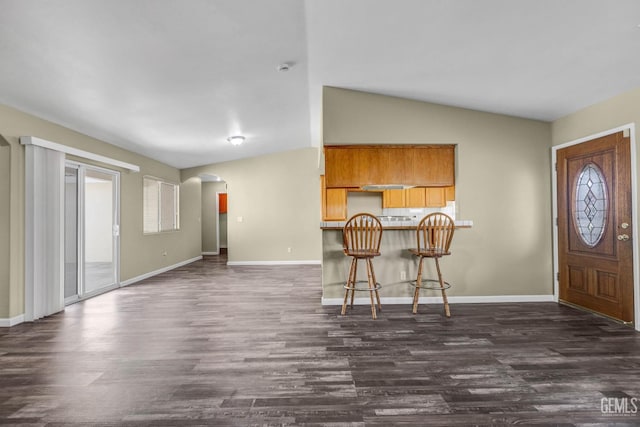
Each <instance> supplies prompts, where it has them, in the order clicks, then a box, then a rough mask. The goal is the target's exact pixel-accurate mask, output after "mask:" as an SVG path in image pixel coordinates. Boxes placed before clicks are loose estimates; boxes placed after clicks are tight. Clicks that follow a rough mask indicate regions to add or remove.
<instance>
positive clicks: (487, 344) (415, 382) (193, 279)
mask: <svg viewBox="0 0 640 427" xmlns="http://www.w3.org/2000/svg"><path fill="white" fill-rule="evenodd" d="M224 261H225V258H224V257H207V258H206V259H205V260H204V261H201V262H196V263H193V264H190V265H188V266H185V267H183V268H180V269H177V270H174V271H171V272H168V273H165V274H162V275H160V276H156V277H154V278H151V279H148V280H146V281H144V282H141V283H140V284H136V285H132V286H129V287H127V288H123V289H120V290H117V291H113V292H110V293H108V294H104V295H102V296H99V297H96V298H94V299H91V300H88V301H85V302H83V303H78V304H75V305H73V306H70V307H68V308H67V310H66V312H65V313H62V314H58V315H55V316H51V317H49V318H46V319H43V320H41V321H38V322H36V323H32V324H22V325H19V326H16V327H13V328H6V329H0V424H3V425H6V424H9V425H23V426H57V425H82V426H86V425H109V426H115V425H118V426H120V425H131V426H168V425H179V426H192V425H222V426H228V425H242V426H244V425H329V426H343V425H344V426H363V425H366V426H391V425H437V426H446V425H464V426H467V425H474V424H476V425H501V424H508V423H519V424H559V425H595V424H601V425H612V424H613V423H618V424H619V425H640V414H626V415H615V416H614V415H611V414H603V413H602V411H601V409H602V406H601V402H602V399H603V398H617V399H618V400H619V401H621V400H624V399H623V398H626V399H627V400H628V401H630V399H631V398H640V334H639V333H637V332H635V331H633V330H632V329H630V328H628V327H625V326H622V325H619V324H616V323H614V322H612V321H609V320H607V319H603V318H600V317H597V316H594V315H591V314H588V313H584V312H581V311H578V310H575V309H573V308H569V307H564V306H559V305H556V304H553V303H529V304H464V305H461V304H458V305H452V316H453V317H452V318H451V319H446V318H444V317H443V315H442V310H441V306H439V305H429V306H421V307H420V314H418V315H412V314H411V307H410V306H384V307H383V310H382V312H381V313H380V314H379V317H378V320H376V321H373V320H371V315H370V308H369V307H368V306H357V307H355V309H354V310H353V311H350V312H349V313H348V314H347V315H346V316H344V317H343V316H340V314H339V313H340V307H335V306H330V307H323V306H321V305H320V292H321V291H320V268H319V266H282V267H227V266H226V265H225V262H224ZM638 406H639V407H640V402H638ZM630 408H632V406H630Z"/></svg>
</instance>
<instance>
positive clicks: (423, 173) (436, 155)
mask: <svg viewBox="0 0 640 427" xmlns="http://www.w3.org/2000/svg"><path fill="white" fill-rule="evenodd" d="M413 153H414V154H413V168H412V170H413V182H411V184H414V185H420V186H424V187H447V186H450V185H454V184H455V183H454V168H455V159H454V157H455V152H454V147H453V146H451V145H443V146H441V147H438V146H428V147H415V148H414V150H413Z"/></svg>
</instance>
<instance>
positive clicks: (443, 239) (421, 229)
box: [409, 212, 455, 317]
mask: <svg viewBox="0 0 640 427" xmlns="http://www.w3.org/2000/svg"><path fill="white" fill-rule="evenodd" d="M454 229H455V223H454V221H453V219H452V218H451V217H450V216H448V215H446V214H443V213H439V212H438V213H432V214H429V215H427V216H425V217H424V218H422V220H421V221H420V223H419V224H418V227H417V229H416V245H417V247H416V248H414V249H409V252H411V253H412V254H413V255H414V256H416V257H418V258H419V260H418V275H417V277H416V281H415V283H411V284H412V285H413V286H415V292H414V293H413V314H416V313H417V312H418V299H419V297H420V289H432V290H439V291H441V292H442V301H443V303H444V314H445V316H446V317H451V312H450V310H449V301H448V300H447V293H446V292H445V291H446V290H447V289H449V288H450V287H451V285H450V284H449V282H445V281H444V280H443V278H442V272H441V271H440V261H439V260H440V258H442V257H443V256H447V255H451V251H450V250H449V248H450V246H451V239H452V238H453V231H454ZM425 258H432V259H433V260H435V264H436V271H437V273H438V279H437V280H436V279H422V268H423V260H424V259H425Z"/></svg>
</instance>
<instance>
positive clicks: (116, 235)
mask: <svg viewBox="0 0 640 427" xmlns="http://www.w3.org/2000/svg"><path fill="white" fill-rule="evenodd" d="M65 168H73V169H76V170H77V171H78V183H77V190H76V191H77V194H76V197H77V203H76V205H77V206H76V208H77V211H76V215H77V224H76V226H77V242H76V245H77V246H76V248H77V258H78V259H77V271H76V276H77V293H76V295H73V296H71V297H68V298H65V301H64V303H65V305H69V304H73V303H75V302H78V301H83V300H85V299H87V298H91V297H93V296H96V295H100V294H102V293H105V292H108V291H111V290H113V289H117V288H119V287H120V172H118V171H115V170H112V169H106V168H102V167H99V166H94V165H89V164H86V163H81V162H77V161H74V160H65ZM87 170H92V171H97V172H101V173H104V174H107V175H110V176H111V177H112V182H113V190H112V197H113V200H112V210H113V211H112V219H113V220H112V230H111V235H112V239H113V241H112V262H113V269H112V272H113V283H111V284H110V285H107V286H104V287H102V288H99V289H96V290H93V291H91V292H85V289H86V286H85V265H86V263H85V235H86V232H85V212H86V210H85V178H86V172H87Z"/></svg>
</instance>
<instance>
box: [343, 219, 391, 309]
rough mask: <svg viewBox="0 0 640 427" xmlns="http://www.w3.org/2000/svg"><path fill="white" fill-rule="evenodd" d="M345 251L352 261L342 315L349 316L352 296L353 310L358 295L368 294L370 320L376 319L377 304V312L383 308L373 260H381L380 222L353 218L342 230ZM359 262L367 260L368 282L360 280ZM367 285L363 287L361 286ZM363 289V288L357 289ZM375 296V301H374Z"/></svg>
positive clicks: (345, 286) (345, 287)
mask: <svg viewBox="0 0 640 427" xmlns="http://www.w3.org/2000/svg"><path fill="white" fill-rule="evenodd" d="M342 239H343V240H342V242H343V251H344V254H345V255H346V256H350V257H352V259H351V265H350V267H349V276H348V278H347V282H346V284H345V285H344V289H345V292H344V302H343V303H342V315H344V314H345V313H346V312H347V301H348V299H349V295H351V308H353V300H354V297H355V293H356V291H368V292H369V295H370V297H371V316H372V317H373V319H376V318H377V315H376V304H375V303H376V301H377V303H378V310H381V309H382V305H381V304H380V294H379V293H378V290H380V288H381V286H380V284H379V283H378V282H376V275H375V272H374V270H373V263H372V262H371V260H372V259H373V258H375V257H377V256H380V241H381V240H382V224H381V223H380V220H379V219H378V218H377V217H375V216H373V215H371V214H368V213H359V214H356V215H353V216H352V217H351V218H349V220H348V221H347V222H346V224H345V225H344V227H343V228H342ZM358 260H364V261H365V263H366V266H367V280H357V272H358ZM364 283H366V284H367V286H366V287H364V286H362V284H364ZM358 285H360V286H358ZM374 296H375V300H376V301H374Z"/></svg>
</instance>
